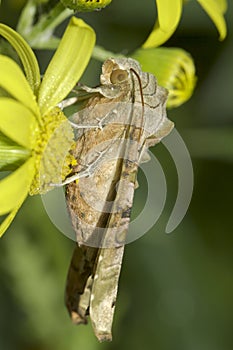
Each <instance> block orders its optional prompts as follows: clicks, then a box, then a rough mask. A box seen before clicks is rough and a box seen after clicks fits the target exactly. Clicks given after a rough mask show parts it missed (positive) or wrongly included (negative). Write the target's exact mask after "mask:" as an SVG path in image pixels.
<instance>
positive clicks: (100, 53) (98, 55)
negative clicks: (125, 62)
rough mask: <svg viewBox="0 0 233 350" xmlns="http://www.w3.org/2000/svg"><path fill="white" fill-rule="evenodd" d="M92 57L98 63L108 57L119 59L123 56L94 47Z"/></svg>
mask: <svg viewBox="0 0 233 350" xmlns="http://www.w3.org/2000/svg"><path fill="white" fill-rule="evenodd" d="M92 57H93V58H95V59H96V60H98V61H101V62H103V61H105V60H106V59H108V58H109V57H113V58H119V57H124V55H121V54H116V53H113V52H111V51H108V50H105V48H104V47H102V46H98V45H95V47H94V50H93V52H92Z"/></svg>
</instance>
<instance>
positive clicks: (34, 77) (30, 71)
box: [0, 23, 40, 95]
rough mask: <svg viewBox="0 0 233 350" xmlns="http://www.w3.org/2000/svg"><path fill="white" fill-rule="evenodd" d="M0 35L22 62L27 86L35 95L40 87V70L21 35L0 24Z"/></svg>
mask: <svg viewBox="0 0 233 350" xmlns="http://www.w3.org/2000/svg"><path fill="white" fill-rule="evenodd" d="M0 35H2V36H3V37H4V38H5V39H7V40H8V41H9V43H10V44H11V45H12V46H13V47H14V49H15V50H16V52H17V54H18V55H19V58H20V60H21V61H22V64H23V67H24V70H25V74H26V77H27V80H28V82H29V85H30V86H31V89H32V91H33V92H34V94H35V95H37V91H38V88H39V85H40V70H39V66H38V63H37V59H36V56H35V55H34V53H33V51H32V49H31V48H30V46H29V45H28V44H27V42H26V41H25V40H24V39H23V38H22V36H21V35H19V34H18V33H17V32H16V31H14V30H13V29H11V28H10V27H8V26H7V25H5V24H3V23H0Z"/></svg>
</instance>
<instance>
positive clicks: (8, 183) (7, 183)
mask: <svg viewBox="0 0 233 350" xmlns="http://www.w3.org/2000/svg"><path fill="white" fill-rule="evenodd" d="M34 171H35V170H34V159H33V158H30V159H29V160H27V161H26V163H24V164H23V165H22V166H21V167H20V168H19V169H17V170H16V171H14V172H13V173H12V174H10V175H9V176H7V177H6V178H4V179H3V180H1V181H0V196H1V203H0V215H5V214H7V213H9V212H11V211H13V210H15V209H16V208H17V207H18V206H19V205H20V203H22V201H23V200H24V199H25V198H26V196H27V194H28V192H29V188H30V184H31V182H32V178H33V176H34Z"/></svg>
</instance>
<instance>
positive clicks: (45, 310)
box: [0, 0, 233, 350]
mask: <svg viewBox="0 0 233 350" xmlns="http://www.w3.org/2000/svg"><path fill="white" fill-rule="evenodd" d="M2 3H3V4H2V7H1V8H0V18H1V21H2V22H4V23H7V24H10V25H12V26H13V27H14V26H15V25H16V23H17V19H18V16H19V14H20V11H21V6H22V4H23V1H16V0H15V1H13V0H11V1H4V0H3V1H2ZM155 14H156V11H155V4H154V0H150V1H149V0H148V1H146V2H145V1H144V2H142V1H135V0H134V1H133V0H127V1H125V0H113V3H112V5H110V6H109V7H107V8H106V9H104V10H103V11H101V12H96V13H90V14H85V15H83V16H82V17H83V18H85V20H86V21H87V22H88V23H89V24H91V25H92V26H93V27H94V29H95V30H96V32H97V43H98V44H99V45H103V46H104V47H105V48H106V49H109V50H112V51H114V52H118V51H120V52H122V53H129V52H130V51H131V50H134V49H135V48H137V47H139V46H140V45H141V44H142V43H143V41H144V40H145V38H146V37H147V35H148V34H149V32H150V30H151V27H152V26H153V22H154V18H155ZM226 18H227V23H228V36H227V38H226V40H225V41H224V42H219V41H218V33H217V31H216V29H215V27H214V25H213V23H212V22H211V20H210V19H209V17H208V16H207V15H206V14H205V12H204V11H203V10H202V8H201V7H200V5H199V4H198V3H197V1H194V0H193V1H190V2H189V3H187V5H186V6H185V9H184V11H183V16H182V20H181V22H180V25H179V28H178V30H177V31H176V33H175V34H174V36H173V37H172V38H171V39H170V40H169V41H168V42H167V43H166V44H165V46H176V47H182V48H184V49H186V50H187V51H189V52H190V53H191V54H192V56H193V58H194V60H195V64H196V70H197V76H198V83H197V88H196V90H195V93H194V95H193V97H192V98H191V100H190V101H189V102H187V103H185V104H184V105H183V106H181V107H179V108H177V109H173V110H170V111H169V112H168V115H169V118H170V119H172V120H173V121H174V122H175V124H176V128H177V130H178V131H179V133H180V134H181V136H182V137H183V139H184V140H185V142H186V145H187V147H188V149H189V151H190V154H191V157H192V161H193V168H194V181H195V183H194V192H193V198H192V202H191V204H190V208H189V210H188V212H187V215H186V216H185V218H184V220H183V221H182V223H181V224H180V225H179V226H178V227H177V228H176V230H175V231H173V232H172V233H171V234H169V235H167V234H165V226H166V223H167V220H168V218H169V215H170V212H171V210H172V207H173V206H174V202H175V198H176V192H177V175H176V171H175V167H174V164H173V162H172V159H171V157H170V156H169V155H168V152H167V151H166V150H165V149H164V146H163V145H158V146H156V147H155V148H154V150H153V152H154V154H155V155H156V157H157V158H158V159H159V161H160V162H161V164H162V166H163V170H164V172H165V174H166V178H167V183H168V195H167V201H166V206H165V210H164V212H163V215H162V216H161V218H160V219H159V221H158V222H157V223H156V225H155V226H154V228H153V229H151V230H150V231H149V232H148V233H147V234H146V235H144V236H143V237H142V238H141V239H139V240H137V241H135V242H133V243H131V244H129V245H127V247H126V252H125V257H124V262H123V268H122V274H121V279H120V287H119V294H118V300H117V306H116V315H115V320H114V325H113V342H112V343H106V344H99V343H98V342H97V340H96V339H95V337H94V335H93V332H92V329H91V326H90V325H88V326H79V327H75V326H73V325H72V324H71V322H70V320H69V317H68V314H67V312H66V309H65V306H64V302H63V299H64V297H63V293H64V285H65V278H66V271H67V269H68V265H69V260H70V256H71V254H72V250H73V242H71V241H69V239H68V238H66V237H65V236H64V235H62V234H61V233H60V232H59V231H58V230H57V229H56V228H55V227H54V226H53V224H52V223H51V222H50V220H49V218H48V216H47V214H46V212H45V210H44V208H43V206H42V203H41V199H40V197H39V196H37V197H31V198H28V199H27V201H26V202H25V204H24V205H23V207H22V208H21V210H20V212H19V213H18V215H17V217H16V219H15V221H14V223H13V224H12V226H11V227H10V229H9V230H8V232H7V233H6V234H5V235H4V237H3V238H2V239H1V242H0V251H1V253H0V279H1V283H0V349H3V350H15V349H19V350H21V349H23V350H32V349H33V350H51V349H56V350H73V349H85V350H97V349H105V350H116V349H135V350H137V349H138V350H139V349H142V348H143V349H144V350H149V349H159V350H171V349H172V350H220V349H221V350H232V348H233V335H232V327H233V237H232V233H233V230H232V228H233V225H232V159H233V157H232V156H233V138H232V135H233V134H232V131H233V123H232V120H233V105H232V85H233V64H232V62H233V45H232V39H233V33H232V24H233V5H232V1H229V10H228V12H227V15H226ZM63 30H64V26H61V27H60V28H59V29H58V32H59V31H60V32H62V31H63ZM37 56H38V58H39V61H40V65H41V68H42V71H43V70H44V69H45V67H46V65H47V63H48V60H49V58H50V57H51V52H49V51H43V52H42V51H40V52H37ZM99 69H100V64H99V63H98V62H96V61H94V60H92V62H91V64H90V65H89V67H88V69H87V71H86V73H85V74H84V76H83V78H82V82H83V83H85V84H87V85H95V84H97V83H98V79H97V77H98V76H99ZM140 179H141V181H140ZM155 181H156V179H155ZM144 182H145V181H144V179H143V177H142V175H140V176H139V183H140V188H139V189H138V190H137V194H136V200H135V211H137V208H138V207H140V205H141V201H142V198H144V193H145V191H146V190H147V189H146V184H145V183H144Z"/></svg>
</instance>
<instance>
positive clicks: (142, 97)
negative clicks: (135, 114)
mask: <svg viewBox="0 0 233 350" xmlns="http://www.w3.org/2000/svg"><path fill="white" fill-rule="evenodd" d="M130 71H131V72H132V73H133V74H134V75H135V77H136V78H137V80H138V84H139V91H140V96H141V101H142V119H141V120H142V121H141V128H140V137H141V134H142V125H143V116H144V96H143V91H142V90H143V89H142V82H141V78H140V76H139V74H138V73H137V72H136V70H135V69H133V68H130Z"/></svg>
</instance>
